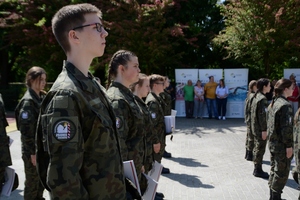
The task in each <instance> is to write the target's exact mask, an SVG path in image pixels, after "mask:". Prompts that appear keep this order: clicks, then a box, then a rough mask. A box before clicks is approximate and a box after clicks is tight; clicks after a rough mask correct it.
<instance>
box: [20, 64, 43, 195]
mask: <svg viewBox="0 0 300 200" xmlns="http://www.w3.org/2000/svg"><path fill="white" fill-rule="evenodd" d="M25 83H26V86H27V91H26V92H25V94H24V96H23V97H22V99H21V100H20V102H19V103H18V105H17V107H16V110H15V117H16V122H17V128H18V130H19V131H20V132H21V142H22V159H23V161H24V171H25V183H24V185H25V187H24V199H25V200H26V199H28V200H29V199H30V200H31V199H35V200H41V199H44V198H43V193H44V186H43V185H42V183H41V182H40V181H39V177H38V174H37V171H36V153H35V145H34V144H35V131H36V127H37V121H38V117H39V112H40V106H41V103H42V100H43V99H44V97H45V95H46V92H45V91H44V88H45V86H46V71H45V70H44V69H43V68H41V67H32V68H30V69H29V70H28V72H27V74H26V81H25Z"/></svg>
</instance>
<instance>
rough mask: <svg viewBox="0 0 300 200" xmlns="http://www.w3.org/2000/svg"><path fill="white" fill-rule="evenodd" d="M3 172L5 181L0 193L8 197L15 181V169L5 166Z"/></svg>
mask: <svg viewBox="0 0 300 200" xmlns="http://www.w3.org/2000/svg"><path fill="white" fill-rule="evenodd" d="M4 174H5V183H4V185H3V187H2V192H1V194H2V195H4V196H7V197H9V196H10V193H11V190H12V188H13V185H14V181H15V170H14V169H12V168H10V167H6V168H5V173H4Z"/></svg>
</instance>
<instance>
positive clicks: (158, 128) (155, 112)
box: [146, 92, 166, 143]
mask: <svg viewBox="0 0 300 200" xmlns="http://www.w3.org/2000/svg"><path fill="white" fill-rule="evenodd" d="M146 104H147V106H148V109H149V112H150V114H151V118H152V121H153V125H154V128H153V129H154V130H155V132H156V134H157V138H158V139H159V142H160V143H161V142H162V141H164V137H165V130H166V128H165V119H164V116H165V115H164V110H163V108H162V105H163V103H162V100H161V98H160V97H158V96H157V95H156V94H155V93H153V92H151V93H149V94H148V96H147V98H146Z"/></svg>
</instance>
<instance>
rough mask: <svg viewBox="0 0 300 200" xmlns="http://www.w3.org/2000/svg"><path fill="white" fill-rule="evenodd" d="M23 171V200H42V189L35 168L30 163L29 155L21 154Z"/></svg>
mask: <svg viewBox="0 0 300 200" xmlns="http://www.w3.org/2000/svg"><path fill="white" fill-rule="evenodd" d="M22 159H23V161H24V171H25V183H24V200H40V199H43V193H44V187H43V185H42V183H41V182H40V179H39V177H38V174H37V170H36V167H35V166H33V164H32V163H31V158H30V155H26V154H23V155H22Z"/></svg>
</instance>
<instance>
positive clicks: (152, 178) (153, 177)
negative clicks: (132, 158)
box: [143, 161, 163, 200]
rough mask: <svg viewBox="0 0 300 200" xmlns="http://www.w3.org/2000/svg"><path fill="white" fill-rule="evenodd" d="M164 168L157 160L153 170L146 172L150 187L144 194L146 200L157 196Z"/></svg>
mask: <svg viewBox="0 0 300 200" xmlns="http://www.w3.org/2000/svg"><path fill="white" fill-rule="evenodd" d="M162 169H163V166H162V165H161V164H160V163H158V162H157V161H155V163H154V164H153V166H152V169H151V171H149V172H148V175H146V174H145V177H146V178H147V181H148V187H147V189H146V191H145V193H144V195H143V199H144V200H153V199H154V198H155V194H156V189H157V185H158V180H159V177H160V174H161V170H162Z"/></svg>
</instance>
